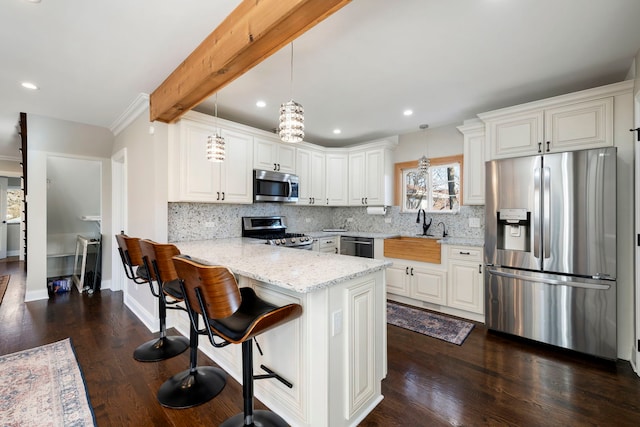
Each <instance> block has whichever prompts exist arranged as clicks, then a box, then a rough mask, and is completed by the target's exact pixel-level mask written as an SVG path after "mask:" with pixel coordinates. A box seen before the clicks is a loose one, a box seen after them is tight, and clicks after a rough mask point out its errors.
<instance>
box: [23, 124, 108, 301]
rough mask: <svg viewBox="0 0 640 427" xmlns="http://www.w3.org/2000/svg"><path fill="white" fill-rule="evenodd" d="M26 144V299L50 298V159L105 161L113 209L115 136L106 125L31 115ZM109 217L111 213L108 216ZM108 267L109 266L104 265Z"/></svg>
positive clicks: (105, 205) (105, 275) (104, 196)
mask: <svg viewBox="0 0 640 427" xmlns="http://www.w3.org/2000/svg"><path fill="white" fill-rule="evenodd" d="M28 123H29V129H28V131H29V136H28V138H29V139H28V147H27V168H28V169H27V174H28V175H27V180H28V182H27V184H28V195H27V203H28V206H27V215H28V216H27V286H26V295H25V300H26V301H31V300H36V299H46V298H48V294H47V289H46V280H47V271H46V270H47V239H46V236H47V158H48V157H49V155H56V156H70V157H77V158H85V159H91V160H99V161H101V162H102V174H103V179H102V189H101V191H102V200H101V205H102V209H103V211H104V212H110V210H111V163H110V156H111V150H112V145H113V135H112V134H111V131H109V130H108V129H106V128H102V127H98V126H91V125H85V124H81V123H75V122H69V121H65V120H58V119H53V118H50V117H43V116H37V115H29V116H28ZM109 218H110V216H109ZM104 220H105V218H104V217H103V222H102V234H103V235H105V236H107V235H111V234H112V231H111V223H110V221H109V222H107V221H104ZM102 261H103V270H102V286H103V287H105V288H107V287H109V283H110V280H111V269H110V268H108V266H110V265H111V241H110V240H109V239H106V238H105V244H103V259H102ZM105 267H106V268H105Z"/></svg>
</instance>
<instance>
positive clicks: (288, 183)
mask: <svg viewBox="0 0 640 427" xmlns="http://www.w3.org/2000/svg"><path fill="white" fill-rule="evenodd" d="M287 185H288V186H289V194H287V197H288V198H290V197H291V195H292V194H293V184H291V180H290V179H288V180H287Z"/></svg>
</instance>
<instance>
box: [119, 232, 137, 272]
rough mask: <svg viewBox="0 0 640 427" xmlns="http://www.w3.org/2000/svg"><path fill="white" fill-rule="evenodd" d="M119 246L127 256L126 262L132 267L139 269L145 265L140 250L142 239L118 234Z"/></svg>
mask: <svg viewBox="0 0 640 427" xmlns="http://www.w3.org/2000/svg"><path fill="white" fill-rule="evenodd" d="M116 240H117V241H118V246H120V249H122V252H123V253H124V254H125V259H126V262H127V263H129V265H130V267H139V266H141V265H143V262H142V250H141V249H140V238H138V237H129V236H127V235H126V234H116Z"/></svg>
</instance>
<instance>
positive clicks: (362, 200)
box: [360, 197, 364, 205]
mask: <svg viewBox="0 0 640 427" xmlns="http://www.w3.org/2000/svg"><path fill="white" fill-rule="evenodd" d="M360 203H361V204H363V205H364V197H363V198H362V199H360Z"/></svg>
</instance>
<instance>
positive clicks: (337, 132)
mask: <svg viewBox="0 0 640 427" xmlns="http://www.w3.org/2000/svg"><path fill="white" fill-rule="evenodd" d="M333 133H334V134H336V135H339V134H341V133H342V131H341V130H340V129H334V130H333Z"/></svg>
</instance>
